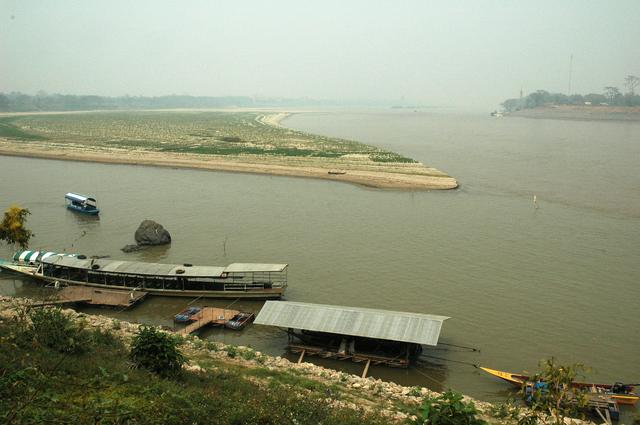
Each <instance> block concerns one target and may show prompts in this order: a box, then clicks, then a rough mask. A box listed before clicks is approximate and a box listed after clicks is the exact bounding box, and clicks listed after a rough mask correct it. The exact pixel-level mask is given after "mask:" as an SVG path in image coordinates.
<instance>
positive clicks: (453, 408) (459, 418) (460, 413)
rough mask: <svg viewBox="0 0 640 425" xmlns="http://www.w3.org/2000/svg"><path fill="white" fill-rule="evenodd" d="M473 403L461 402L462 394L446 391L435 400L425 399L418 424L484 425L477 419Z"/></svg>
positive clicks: (483, 422)
mask: <svg viewBox="0 0 640 425" xmlns="http://www.w3.org/2000/svg"><path fill="white" fill-rule="evenodd" d="M477 414H478V411H477V410H476V407H475V405H474V404H473V402H469V403H465V402H464V401H462V394H459V393H456V392H453V391H451V390H448V391H447V392H445V393H444V394H442V395H441V396H439V397H436V398H425V399H424V402H423V404H422V418H421V419H419V422H418V423H422V424H433V425H485V424H486V422H485V421H483V420H482V419H478V418H477V417H476V415H477Z"/></svg>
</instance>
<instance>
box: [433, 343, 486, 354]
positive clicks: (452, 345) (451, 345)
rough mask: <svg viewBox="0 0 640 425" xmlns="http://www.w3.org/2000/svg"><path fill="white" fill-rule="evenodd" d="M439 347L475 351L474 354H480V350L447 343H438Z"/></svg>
mask: <svg viewBox="0 0 640 425" xmlns="http://www.w3.org/2000/svg"><path fill="white" fill-rule="evenodd" d="M438 345H446V346H448V347H455V348H463V349H465V350H469V351H474V352H478V353H479V352H480V349H479V348H475V347H468V346H466V345H456V344H447V343H446V342H440V343H438Z"/></svg>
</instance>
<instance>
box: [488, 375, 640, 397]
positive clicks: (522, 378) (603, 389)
mask: <svg viewBox="0 0 640 425" xmlns="http://www.w3.org/2000/svg"><path fill="white" fill-rule="evenodd" d="M480 369H482V370H484V371H485V372H487V373H489V374H490V375H493V376H496V377H498V378H500V379H502V380H503V381H507V382H509V383H510V384H513V385H515V386H518V387H521V386H523V385H525V384H527V383H528V382H530V377H529V376H528V375H522V374H518V373H511V372H504V371H502V370H495V369H489V368H488V367H480ZM572 385H573V387H575V388H583V389H585V390H589V391H592V392H600V393H603V394H607V395H609V396H611V398H613V399H614V400H615V401H616V402H617V403H618V404H628V405H635V404H636V403H637V402H638V400H640V396H639V395H638V394H634V393H633V388H634V387H635V386H637V385H635V384H634V385H624V384H620V383H616V384H593V383H589V382H574V383H573V384H572Z"/></svg>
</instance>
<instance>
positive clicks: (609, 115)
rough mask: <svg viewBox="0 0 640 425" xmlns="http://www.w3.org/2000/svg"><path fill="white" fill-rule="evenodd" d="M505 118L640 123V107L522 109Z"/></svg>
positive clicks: (580, 106)
mask: <svg viewBox="0 0 640 425" xmlns="http://www.w3.org/2000/svg"><path fill="white" fill-rule="evenodd" d="M505 116H510V117H523V118H536V119H557V120H578V121H640V107H620V106H601V105H597V106H596V105H551V106H540V107H538V108H531V109H521V110H519V111H516V112H511V113H509V114H505Z"/></svg>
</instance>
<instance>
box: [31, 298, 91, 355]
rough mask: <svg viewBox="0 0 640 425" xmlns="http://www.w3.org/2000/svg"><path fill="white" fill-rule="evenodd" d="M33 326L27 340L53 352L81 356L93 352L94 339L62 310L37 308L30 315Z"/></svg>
mask: <svg viewBox="0 0 640 425" xmlns="http://www.w3.org/2000/svg"><path fill="white" fill-rule="evenodd" d="M28 315H29V318H30V319H31V326H29V327H27V331H26V335H25V336H26V338H27V339H29V340H31V341H35V342H36V343H39V344H41V345H44V346H46V347H49V348H51V349H52V350H55V351H58V352H60V353H66V354H81V353H85V352H87V351H89V350H91V348H92V346H93V338H92V335H91V333H90V332H88V331H87V330H86V329H84V327H83V326H82V325H79V324H77V323H76V322H74V321H73V320H72V319H70V318H69V317H68V316H67V315H65V314H64V313H63V312H62V310H61V309H60V308H36V309H32V310H30V311H29V313H28Z"/></svg>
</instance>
